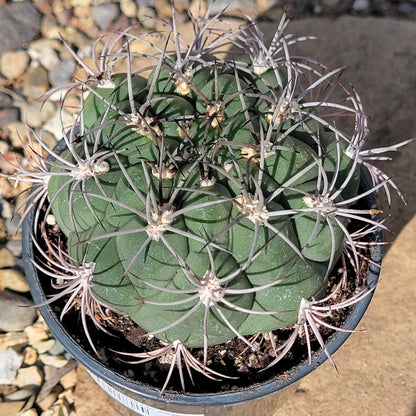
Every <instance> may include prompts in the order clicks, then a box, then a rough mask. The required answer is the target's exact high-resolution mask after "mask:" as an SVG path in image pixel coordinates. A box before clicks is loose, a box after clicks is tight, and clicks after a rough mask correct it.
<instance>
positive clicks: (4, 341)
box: [0, 331, 27, 352]
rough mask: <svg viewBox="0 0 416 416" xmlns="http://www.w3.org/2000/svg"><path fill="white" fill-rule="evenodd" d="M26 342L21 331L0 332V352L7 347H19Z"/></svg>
mask: <svg viewBox="0 0 416 416" xmlns="http://www.w3.org/2000/svg"><path fill="white" fill-rule="evenodd" d="M26 344H27V337H26V335H25V334H24V333H23V332H20V331H19V332H7V333H6V334H0V352H1V351H4V350H5V349H7V348H9V347H14V348H21V347H23V346H24V345H26Z"/></svg>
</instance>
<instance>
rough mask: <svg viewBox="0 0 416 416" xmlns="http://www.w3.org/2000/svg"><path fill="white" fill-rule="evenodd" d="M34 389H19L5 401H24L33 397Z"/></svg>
mask: <svg viewBox="0 0 416 416" xmlns="http://www.w3.org/2000/svg"><path fill="white" fill-rule="evenodd" d="M36 390H37V389H36V388H33V387H30V386H29V387H26V388H23V389H19V390H16V391H14V392H13V393H10V394H8V395H7V396H6V397H5V399H6V400H7V401H17V400H26V399H28V398H29V397H31V396H33V395H34V394H35V393H36Z"/></svg>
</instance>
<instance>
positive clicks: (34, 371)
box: [12, 365, 43, 387]
mask: <svg viewBox="0 0 416 416" xmlns="http://www.w3.org/2000/svg"><path fill="white" fill-rule="evenodd" d="M42 382H43V374H42V372H41V371H40V369H39V368H38V367H37V366H36V365H31V366H30V367H24V368H19V369H18V370H17V375H16V377H15V378H14V380H13V381H12V384H13V385H15V386H17V387H26V386H32V385H33V386H40V385H41V384H42Z"/></svg>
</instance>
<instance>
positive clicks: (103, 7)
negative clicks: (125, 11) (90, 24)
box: [92, 3, 120, 30]
mask: <svg viewBox="0 0 416 416" xmlns="http://www.w3.org/2000/svg"><path fill="white" fill-rule="evenodd" d="M119 14H120V9H119V7H118V5H117V4H115V3H102V4H99V5H97V6H94V8H93V9H92V18H93V19H94V22H95V24H96V25H97V26H98V27H99V28H100V29H101V30H105V29H107V28H108V26H109V25H110V23H111V22H114V21H115V20H116V19H117V17H118V16H119Z"/></svg>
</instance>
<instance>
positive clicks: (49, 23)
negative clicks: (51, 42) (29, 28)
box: [40, 14, 61, 39]
mask: <svg viewBox="0 0 416 416" xmlns="http://www.w3.org/2000/svg"><path fill="white" fill-rule="evenodd" d="M40 30H41V32H42V36H43V37H44V38H47V39H59V32H60V30H61V28H60V27H59V26H58V22H57V19H56V17H55V16H53V15H51V14H46V15H44V16H43V17H42V23H41V29H40Z"/></svg>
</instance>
